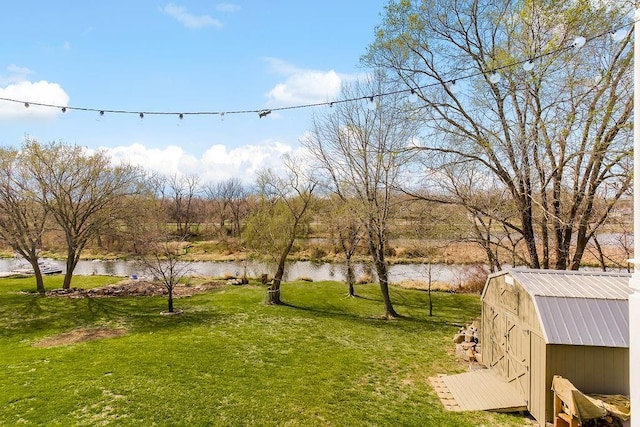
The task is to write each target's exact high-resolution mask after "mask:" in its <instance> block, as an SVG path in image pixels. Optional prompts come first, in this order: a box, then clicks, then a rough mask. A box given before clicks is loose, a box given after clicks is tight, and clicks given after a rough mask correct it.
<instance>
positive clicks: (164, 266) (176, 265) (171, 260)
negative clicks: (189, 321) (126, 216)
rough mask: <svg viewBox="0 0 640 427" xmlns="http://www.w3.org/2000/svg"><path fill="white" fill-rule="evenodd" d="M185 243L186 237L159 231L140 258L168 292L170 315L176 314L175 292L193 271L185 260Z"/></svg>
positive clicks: (145, 267)
mask: <svg viewBox="0 0 640 427" xmlns="http://www.w3.org/2000/svg"><path fill="white" fill-rule="evenodd" d="M163 228H164V227H163ZM185 243H186V236H181V237H180V238H177V239H176V237H175V236H174V235H172V234H170V233H167V231H166V229H164V230H162V231H159V232H158V233H157V235H156V237H155V238H154V239H151V240H149V242H148V244H147V247H146V250H145V255H143V256H142V257H141V258H140V263H141V264H142V266H143V268H144V269H145V270H146V272H148V273H150V274H151V275H152V276H153V277H154V279H155V280H157V281H159V282H160V283H162V285H163V286H164V287H165V289H166V290H167V312H168V313H174V307H173V291H174V290H175V288H176V286H177V285H178V284H179V283H180V280H182V278H183V277H185V276H186V275H187V274H188V273H189V271H190V269H191V265H190V263H188V262H185V261H184V260H183V258H184V253H185V248H184V245H185Z"/></svg>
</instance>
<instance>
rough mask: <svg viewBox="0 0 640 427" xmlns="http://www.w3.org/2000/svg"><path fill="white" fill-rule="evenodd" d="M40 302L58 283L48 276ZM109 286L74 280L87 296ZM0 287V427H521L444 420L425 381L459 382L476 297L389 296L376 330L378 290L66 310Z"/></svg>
mask: <svg viewBox="0 0 640 427" xmlns="http://www.w3.org/2000/svg"><path fill="white" fill-rule="evenodd" d="M46 280H47V281H46V283H45V284H46V286H47V289H51V288H54V287H56V286H60V283H61V278H60V277H47V278H46ZM113 280H114V279H113V278H99V277H77V278H75V279H74V286H78V287H85V288H87V287H91V286H98V285H100V284H104V283H108V282H109V281H113ZM32 282H33V279H0V310H1V311H0V355H1V356H0V407H1V408H2V409H1V412H0V425H3V426H4V425H18V424H27V425H60V426H70V425H86V426H97V425H139V426H150V425H161V426H165V425H185V426H200V425H228V426H239V425H256V426H264V425H267V426H268V425H287V426H329V425H330V426H480V425H485V426H496V425H505V426H511V425H514V426H516V425H523V424H524V418H522V417H521V416H516V415H504V414H492V413H484V412H470V413H451V412H446V411H444V409H443V407H442V405H441V404H440V402H439V401H438V399H437V397H436V396H435V394H434V393H433V391H432V389H431V387H430V386H429V383H428V380H427V378H428V377H430V376H433V375H436V374H438V373H444V372H457V371H463V370H464V366H463V365H462V364H461V363H459V362H458V361H457V360H456V359H455V357H454V356H453V354H452V350H453V345H452V337H453V335H454V333H455V331H456V330H457V325H460V324H463V323H465V322H467V321H469V320H471V319H472V318H473V317H476V316H478V315H479V312H480V302H479V298H478V297H477V296H473V295H456V294H447V293H436V294H434V303H435V316H434V317H429V316H428V310H427V295H426V293H424V292H420V291H415V290H404V289H397V288H392V299H393V301H394V302H395V307H396V310H397V311H398V312H399V313H400V314H401V315H402V316H403V317H402V318H400V319H398V320H393V321H386V320H383V319H382V318H381V316H380V315H381V314H382V313H383V306H382V302H381V300H380V295H379V291H378V288H377V286H375V285H361V286H359V287H357V292H358V294H359V295H360V296H361V297H360V298H347V297H345V294H346V287H345V285H343V284H338V283H333V282H323V283H308V282H296V283H286V284H283V286H282V288H283V291H282V297H283V300H284V301H285V302H286V303H287V304H288V305H284V306H277V307H276V306H265V305H264V304H263V303H262V301H263V298H264V288H260V287H258V286H243V287H233V286H229V287H225V288H221V289H218V290H215V291H210V292H208V293H206V294H201V295H196V296H193V297H188V298H181V299H177V300H176V301H175V305H176V308H180V309H183V310H184V313H183V314H182V315H178V316H161V315H160V312H161V311H163V310H165V309H166V299H163V298H155V297H153V298H152V297H146V298H143V297H139V298H118V299H116V298H110V299H106V298H103V299H97V298H94V299H88V298H84V299H68V298H61V297H40V296H37V295H34V294H26V293H23V292H20V291H22V290H32V289H33V288H34V286H35V285H34V284H33V283H32ZM98 327H111V328H114V329H120V330H123V331H125V333H124V334H123V335H121V336H118V337H114V338H104V339H99V340H93V341H86V342H82V343H77V344H67V345H59V346H54V347H40V346H36V345H35V344H37V343H38V342H39V341H41V340H42V339H45V338H51V337H55V336H57V335H59V334H62V333H65V332H69V331H73V330H79V329H80V328H98Z"/></svg>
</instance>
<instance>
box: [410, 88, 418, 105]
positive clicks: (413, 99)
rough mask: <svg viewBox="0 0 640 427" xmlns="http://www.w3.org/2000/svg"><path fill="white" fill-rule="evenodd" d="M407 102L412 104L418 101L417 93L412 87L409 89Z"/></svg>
mask: <svg viewBox="0 0 640 427" xmlns="http://www.w3.org/2000/svg"><path fill="white" fill-rule="evenodd" d="M409 102H410V103H412V104H415V103H416V102H418V93H417V92H416V91H415V90H414V89H411V93H410V94H409Z"/></svg>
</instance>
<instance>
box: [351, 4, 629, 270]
mask: <svg viewBox="0 0 640 427" xmlns="http://www.w3.org/2000/svg"><path fill="white" fill-rule="evenodd" d="M628 6H630V3H629V4H627V3H622V2H620V3H614V2H596V1H587V0H581V1H575V2H559V1H552V0H545V1H532V0H525V1H518V2H513V1H511V0H462V1H460V0H419V1H409V0H400V1H391V2H390V3H389V5H388V6H387V9H386V16H385V18H384V21H383V24H382V25H380V26H379V27H378V29H377V33H376V40H375V41H374V43H373V44H372V45H371V46H370V48H369V50H368V53H367V55H366V56H365V57H364V58H363V59H364V62H365V63H366V64H369V65H371V66H375V67H380V68H382V69H385V70H387V71H388V72H389V75H392V76H393V79H394V81H396V82H399V83H400V84H402V85H404V87H405V88H406V90H409V89H411V90H413V91H415V92H416V93H417V94H418V95H419V97H420V99H421V104H420V105H421V106H422V107H423V108H424V110H425V113H426V114H427V117H428V120H426V121H425V128H426V131H427V135H428V138H427V139H426V140H427V141H428V145H425V146H424V147H422V149H423V150H425V151H430V152H434V151H435V152H439V153H441V154H443V158H444V161H445V162H446V163H449V164H464V163H468V164H471V163H473V164H475V165H477V166H478V167H479V168H480V167H481V168H482V169H483V170H484V173H486V174H491V175H493V176H495V177H497V178H498V180H499V181H500V182H501V185H502V186H503V187H504V189H505V190H506V191H507V192H508V193H509V195H510V197H511V199H512V201H513V204H514V206H515V207H516V208H517V211H518V212H519V220H518V222H517V223H515V224H513V223H512V224H510V225H515V227H516V230H517V232H518V233H520V234H521V235H522V238H523V240H524V242H525V244H526V248H527V260H528V264H529V265H530V266H531V267H534V268H539V267H542V268H549V267H551V266H552V265H553V266H554V267H555V268H558V269H565V268H571V269H577V268H578V267H579V265H580V263H581V260H582V256H583V254H584V250H585V248H586V245H587V243H588V241H589V240H590V239H591V238H592V237H593V236H594V234H595V233H596V231H597V230H598V227H599V226H600V225H602V224H603V223H604V222H605V221H606V218H607V215H608V213H609V212H610V211H611V209H612V207H613V204H614V203H615V202H616V201H617V200H619V198H620V197H621V196H622V195H623V194H624V191H625V189H626V188H628V186H629V185H630V179H631V176H630V174H628V173H627V171H626V169H625V167H624V163H625V162H626V161H627V160H628V158H629V155H630V152H631V131H630V128H631V121H630V120H631V114H632V107H633V105H632V96H631V95H632V78H631V64H632V56H633V51H632V45H631V31H630V28H631V26H627V27H626V29H627V30H628V32H627V34H626V35H624V34H623V37H620V38H621V39H622V40H621V41H614V40H613V38H612V37H610V36H609V34H608V30H614V29H617V28H619V26H621V25H623V24H629V23H630V16H631V14H630V13H628V11H629V10H625V9H624V8H625V7H628ZM617 34H618V35H619V34H620V33H619V32H618V33H617ZM580 37H585V38H586V39H581V38H580ZM574 40H575V41H576V42H577V44H576V43H575V42H574ZM584 40H586V41H588V43H587V44H586V45H584V46H583V47H581V48H580V47H579V46H580V45H581V44H582V43H581V42H582V41H584ZM607 184H609V185H614V186H615V187H616V188H617V189H618V191H617V192H616V193H615V194H614V195H613V197H611V199H610V201H611V204H610V206H609V209H604V210H595V209H594V208H593V207H594V202H595V199H596V197H597V194H598V192H599V191H600V189H601V188H602V187H603V186H605V185H607ZM494 219H495V220H496V221H500V218H494ZM504 226H507V224H506V223H505V224H504ZM574 243H575V244H574ZM540 250H542V253H540Z"/></svg>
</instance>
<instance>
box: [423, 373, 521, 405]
mask: <svg viewBox="0 0 640 427" xmlns="http://www.w3.org/2000/svg"><path fill="white" fill-rule="evenodd" d="M429 380H430V382H431V385H432V387H433V389H434V391H435V392H436V394H437V395H438V398H439V399H440V400H441V402H442V403H443V405H444V406H445V409H447V410H455V411H499V412H518V411H524V410H526V409H527V403H526V402H525V400H524V398H522V396H521V395H520V394H519V393H518V391H517V390H516V389H515V388H514V387H512V386H511V385H509V384H507V383H505V382H504V381H502V380H501V379H500V378H499V377H498V376H497V375H496V374H495V373H493V372H491V370H490V369H483V370H480V371H473V372H465V373H463V374H458V375H449V376H441V377H432V378H429ZM452 399H453V400H454V401H455V405H453V404H452V403H451V400H452ZM451 408H453V409H451Z"/></svg>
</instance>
